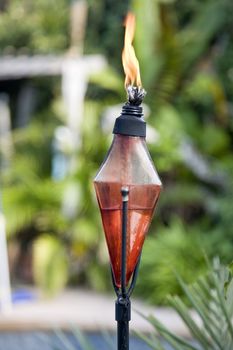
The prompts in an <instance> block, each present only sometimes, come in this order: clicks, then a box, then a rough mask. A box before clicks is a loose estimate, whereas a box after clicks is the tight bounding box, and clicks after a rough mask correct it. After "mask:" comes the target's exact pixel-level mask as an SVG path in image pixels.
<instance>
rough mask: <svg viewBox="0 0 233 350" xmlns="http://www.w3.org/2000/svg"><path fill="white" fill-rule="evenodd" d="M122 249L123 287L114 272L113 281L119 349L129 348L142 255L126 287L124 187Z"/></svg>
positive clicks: (124, 196) (123, 191) (125, 191)
mask: <svg viewBox="0 0 233 350" xmlns="http://www.w3.org/2000/svg"><path fill="white" fill-rule="evenodd" d="M121 195H122V250H121V289H120V288H118V287H117V286H116V283H115V280H114V276H113V272H112V271H111V272H112V282H113V286H114V290H115V292H116V295H117V300H116V321H117V349H118V350H129V321H130V319H131V303H130V295H131V293H132V291H133V289H134V286H135V283H136V279H137V275H138V269H139V263H140V257H139V259H138V262H137V265H136V268H135V270H134V273H133V277H132V280H131V284H130V287H129V288H128V290H127V289H126V264H127V219H128V200H129V189H128V187H122V189H121Z"/></svg>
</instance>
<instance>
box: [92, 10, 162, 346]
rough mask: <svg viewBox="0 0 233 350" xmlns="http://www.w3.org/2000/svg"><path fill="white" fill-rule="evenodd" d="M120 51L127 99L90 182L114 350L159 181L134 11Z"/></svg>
mask: <svg viewBox="0 0 233 350" xmlns="http://www.w3.org/2000/svg"><path fill="white" fill-rule="evenodd" d="M125 26H126V29H125V45H124V50H123V53H122V60H123V67H124V71H125V75H126V78H125V87H126V91H127V99H128V100H127V102H126V103H125V104H124V105H123V107H122V112H121V115H120V116H119V117H118V118H117V119H116V121H115V125H114V128H113V134H114V138H113V141H112V145H111V147H110V149H109V151H108V154H107V156H106V158H105V160H104V162H103V164H102V165H101V167H100V169H99V171H98V173H97V175H96V177H95V179H94V186H95V191H96V196H97V200H98V204H99V208H100V212H101V217H102V223H103V228H104V233H105V237H106V241H107V247H108V251H109V256H110V262H111V273H112V282H113V286H114V290H115V292H116V295H117V300H116V321H117V323H118V327H117V330H118V337H117V339H118V350H128V349H129V321H130V296H131V293H132V291H133V289H134V286H135V282H136V278H137V273H138V267H139V263H140V256H141V251H142V247H143V243H144V240H145V236H146V233H147V231H148V228H149V225H150V223H151V220H152V217H153V214H154V210H155V207H156V203H157V201H158V198H159V194H160V190H161V181H160V179H159V177H158V174H157V171H156V169H155V167H154V164H153V162H152V160H151V157H150V155H149V152H148V149H147V146H146V141H145V138H146V122H145V121H144V119H143V110H142V107H141V103H142V100H143V98H144V96H145V90H144V89H143V88H142V85H141V79H140V71H139V64H138V60H137V58H136V55H135V51H134V48H133V46H132V41H133V37H134V32H135V17H134V15H133V14H131V13H129V14H128V15H127V17H126V22H125Z"/></svg>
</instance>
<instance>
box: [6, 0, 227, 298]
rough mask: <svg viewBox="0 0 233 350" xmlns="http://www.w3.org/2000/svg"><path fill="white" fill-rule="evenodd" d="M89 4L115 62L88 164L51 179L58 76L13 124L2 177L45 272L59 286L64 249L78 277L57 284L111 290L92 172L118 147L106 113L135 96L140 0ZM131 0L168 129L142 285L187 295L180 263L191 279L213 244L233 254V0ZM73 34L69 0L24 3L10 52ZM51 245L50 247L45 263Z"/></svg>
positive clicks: (88, 143) (41, 48) (13, 219)
mask: <svg viewBox="0 0 233 350" xmlns="http://www.w3.org/2000/svg"><path fill="white" fill-rule="evenodd" d="M88 3H89V17H88V23H87V30H86V43H85V48H86V49H85V50H86V52H87V53H92V52H97V51H98V52H101V53H103V54H105V55H107V57H108V58H109V65H110V66H109V67H108V68H107V69H106V71H105V72H103V73H101V74H99V75H96V76H93V77H91V79H90V83H89V88H88V91H87V95H86V102H85V111H84V124H83V129H82V140H83V142H82V146H81V149H80V150H79V151H78V153H77V154H76V156H77V168H76V171H75V172H74V174H72V176H68V177H67V178H66V179H65V180H63V181H60V182H54V181H53V180H52V179H51V176H50V173H51V158H52V137H53V131H54V128H55V127H56V126H58V125H60V124H62V123H63V121H64V118H65V115H64V111H63V110H62V108H61V105H62V103H61V100H60V98H59V94H58V93H57V91H58V86H59V85H58V84H59V82H58V81H57V80H56V81H54V82H52V83H51V89H52V91H53V94H51V95H49V99H48V101H47V103H46V105H44V106H41V107H40V109H39V110H38V112H37V114H36V115H35V116H34V117H33V119H32V120H31V122H30V124H29V125H28V126H27V127H26V128H24V129H18V130H15V131H14V132H13V141H14V153H13V156H12V159H11V164H10V167H9V168H8V169H6V170H5V171H4V173H3V174H2V180H3V202H4V209H5V213H6V216H7V219H8V233H9V238H10V239H14V240H18V241H21V240H23V239H24V240H26V241H27V242H28V244H34V243H35V245H34V249H35V260H34V262H35V263H34V270H35V279H36V281H37V282H38V283H39V284H40V285H41V286H42V287H45V286H46V287H47V288H49V290H51V291H53V290H54V286H51V285H50V284H49V283H50V282H48V281H50V277H46V276H51V273H54V271H55V270H56V268H55V265H56V259H58V258H57V254H58V256H59V254H60V256H61V262H59V264H58V265H59V266H60V264H61V265H62V266H61V267H60V268H61V271H62V272H63V273H64V276H65V275H66V277H61V279H58V280H57V277H56V276H55V277H54V285H55V286H57V287H59V286H61V285H62V284H64V283H65V282H66V280H67V279H68V280H69V283H70V284H77V283H80V284H84V285H88V286H91V287H93V288H96V289H99V290H104V289H106V288H107V287H108V286H109V285H110V275H109V273H108V270H109V267H108V256H107V252H106V247H105V242H104V237H103V233H102V227H101V222H100V216H99V213H98V209H97V203H96V200H95V197H94V192H93V186H92V179H93V176H94V174H95V173H96V171H97V169H98V168H99V166H100V164H101V162H102V160H103V159H104V156H105V154H106V151H107V149H108V147H109V144H110V136H109V137H107V135H106V134H105V133H104V131H103V130H102V128H101V125H102V115H103V113H104V110H105V108H106V107H107V106H110V105H114V104H117V103H121V102H123V101H124V98H125V97H124V95H125V93H124V89H123V80H124V78H123V74H122V68H121V66H120V59H121V58H120V56H121V47H122V45H123V29H122V20H123V15H124V13H125V11H126V9H127V7H128V5H129V4H128V2H123V1H119V2H113V1H110V0H104V1H102V2H96V1H91V0H90V1H89V2H88ZM113 6H114V7H113ZM131 8H132V9H133V10H134V12H135V13H136V18H137V33H136V38H135V48H136V53H137V56H138V58H139V61H140V66H141V73H142V80H143V85H144V87H145V88H146V90H147V92H148V94H147V97H146V100H145V102H146V104H148V105H149V107H150V117H149V120H148V124H150V125H151V126H152V127H154V128H155V129H156V130H157V132H158V138H157V139H156V140H154V141H153V140H152V142H151V143H150V144H149V149H150V152H151V155H152V158H153V160H154V162H155V164H156V167H157V169H158V172H159V174H160V176H161V179H162V182H163V185H164V190H163V193H162V195H161V199H160V202H159V207H158V209H157V213H156V218H155V219H154V221H153V223H152V227H151V229H150V233H149V237H148V239H147V240H146V242H145V247H144V252H143V257H142V263H141V270H140V271H141V272H140V273H139V279H138V287H137V288H136V290H135V292H138V293H139V294H140V295H141V296H144V297H146V298H149V299H150V300H151V301H153V302H157V303H163V302H164V296H165V295H166V294H168V293H176V294H182V290H181V288H180V287H179V284H178V283H177V281H176V279H175V277H174V270H178V271H179V273H180V275H181V276H182V277H183V278H184V279H185V280H187V281H188V282H191V281H193V279H195V278H196V277H197V275H199V273H201V272H202V271H203V270H205V269H206V267H205V263H204V252H203V251H205V252H206V253H207V255H209V256H210V257H212V256H214V255H216V254H217V255H220V256H221V258H222V260H223V262H225V261H230V260H232V249H233V232H232V227H233V211H232V198H233V184H232V173H233V157H232V141H233V122H232V120H233V108H232V100H233V88H232V86H233V68H232V59H231V57H232V53H233V27H232V24H231V23H232V19H231V17H232V16H231V14H232V12H233V3H232V1H231V0H221V1H218V0H207V1H204V2H203V1H200V0H192V1H188V2H187V1H185V0H176V1H172V0H145V1H140V0H132V2H131ZM68 33H69V2H68V1H67V0H59V1H56V2H54V1H49V2H46V1H44V0H39V1H36V2H33V1H30V0H24V1H17V0H13V1H10V2H9V4H8V5H7V6H6V9H5V11H4V12H2V13H1V14H0V52H1V53H16V54H18V53H21V52H26V53H27V52H28V53H51V52H53V53H56V52H65V50H66V49H67V48H68V47H69V35H68ZM25 48H26V49H25ZM35 83H36V81H35ZM45 123H46V128H45V127H44V125H45ZM70 189H71V191H76V192H77V196H78V205H77V208H76V212H75V215H74V216H72V217H69V216H67V215H66V213H64V211H63V204H64V198H65V197H67V193H68V194H69V191H70ZM28 231H29V232H30V235H29V236H28V235H25V234H24V233H25V232H28ZM48 237H49V238H48ZM46 239H47V240H48V242H47V243H45V241H46ZM44 245H45V246H46V248H45V250H46V251H47V249H48V250H49V251H50V256H49V257H48V255H49V254H48V253H46V254H48V255H47V257H46V261H45V262H43V264H41V266H40V267H38V261H40V258H39V257H40V253H38V251H39V250H40V249H42V248H40V247H41V246H43V247H44ZM42 251H44V248H43V249H42ZM41 254H42V253H41ZM54 254H55V255H56V258H54V261H53V257H54ZM41 256H42V255H41ZM49 261H51V262H52V263H51V264H50V262H49ZM62 261H64V263H62ZM54 264H55V265H54ZM42 270H43V271H44V275H43V273H42V272H41V271H42ZM38 271H40V273H38ZM51 280H53V278H51ZM46 281H47V282H48V283H46Z"/></svg>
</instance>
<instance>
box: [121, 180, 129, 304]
mask: <svg viewBox="0 0 233 350" xmlns="http://www.w3.org/2000/svg"><path fill="white" fill-rule="evenodd" d="M121 195H122V227H121V232H122V239H121V242H122V244H121V292H122V296H123V298H125V297H126V264H127V219H128V201H129V189H128V187H122V189H121Z"/></svg>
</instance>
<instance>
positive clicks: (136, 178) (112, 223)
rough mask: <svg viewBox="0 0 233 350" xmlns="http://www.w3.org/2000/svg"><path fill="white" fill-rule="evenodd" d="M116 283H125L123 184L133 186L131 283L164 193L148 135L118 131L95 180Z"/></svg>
mask: <svg viewBox="0 0 233 350" xmlns="http://www.w3.org/2000/svg"><path fill="white" fill-rule="evenodd" d="M94 185H95V190H96V195H97V199H98V203H99V207H100V211H101V217H102V222H103V227H104V232H105V237H106V241H107V246H108V251H109V255H110V261H111V265H112V270H113V275H114V279H115V283H116V285H117V286H118V287H120V286H121V235H122V232H121V226H122V222H121V220H122V198H121V188H122V187H123V186H127V187H128V188H129V202H128V222H127V266H126V283H127V284H128V282H129V280H130V278H131V276H132V273H133V271H134V269H135V266H136V264H137V261H138V258H139V256H140V253H141V250H142V246H143V243H144V240H145V236H146V233H147V231H148V228H149V225H150V222H151V220H152V217H153V213H154V209H155V206H156V203H157V200H158V197H159V194H160V190H161V182H160V179H159V177H158V174H157V172H156V170H155V168H154V165H153V163H152V161H151V158H150V155H149V153H148V150H147V147H146V143H145V139H144V138H141V137H133V136H123V135H115V136H114V140H113V143H112V146H111V148H110V150H109V153H108V155H107V157H106V159H105V161H104V163H103V164H102V166H101V168H100V170H99V172H98V174H97V175H96V177H95V180H94Z"/></svg>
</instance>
